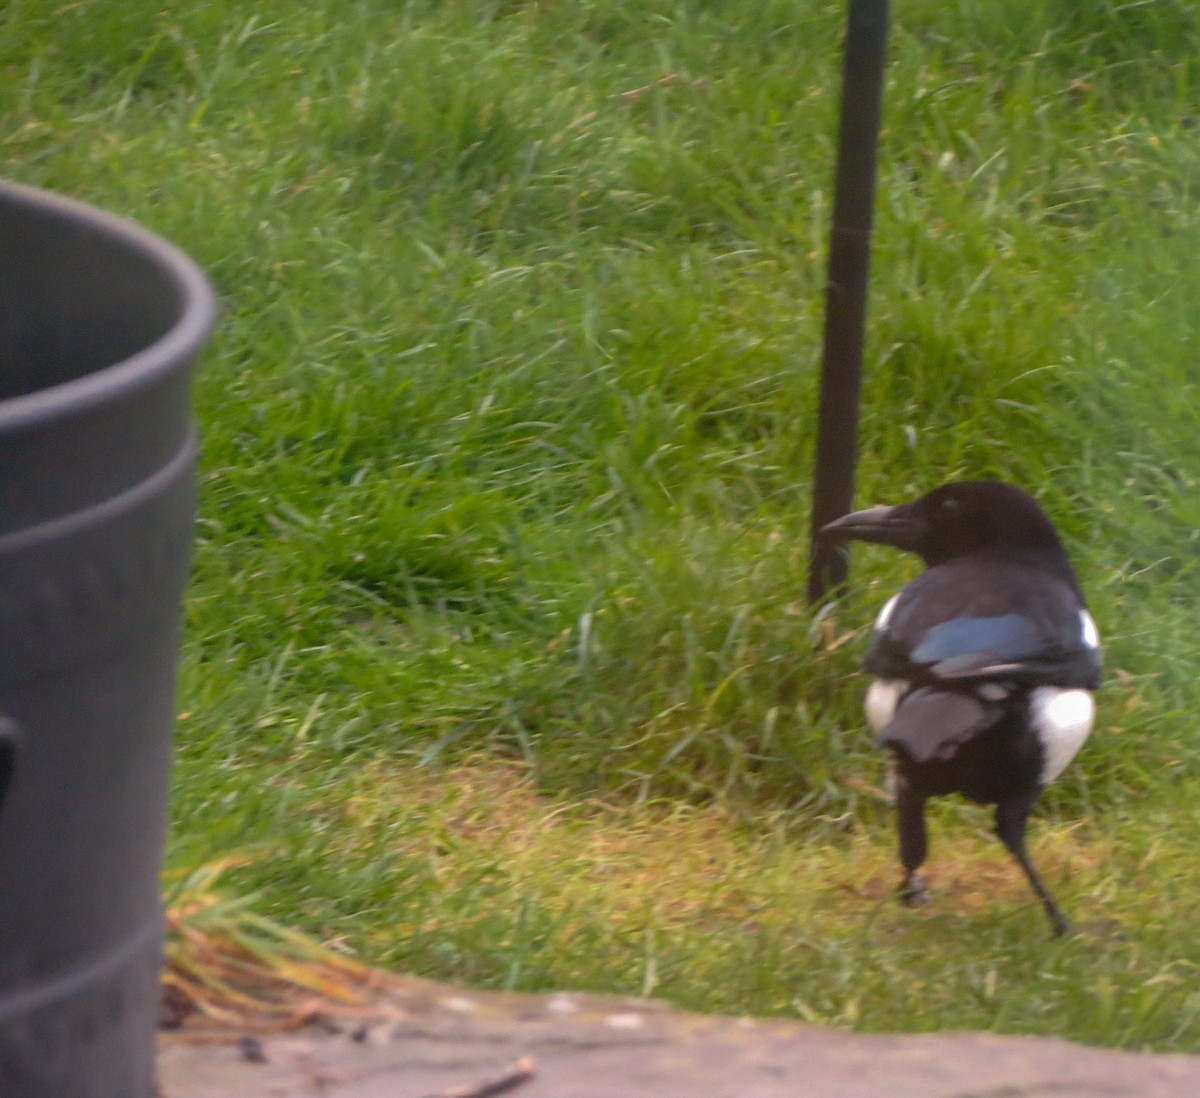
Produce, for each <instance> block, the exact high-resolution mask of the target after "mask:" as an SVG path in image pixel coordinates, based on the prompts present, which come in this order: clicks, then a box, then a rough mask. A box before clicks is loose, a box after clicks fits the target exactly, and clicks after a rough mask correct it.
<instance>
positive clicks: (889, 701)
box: [863, 679, 909, 732]
mask: <svg viewBox="0 0 1200 1098" xmlns="http://www.w3.org/2000/svg"><path fill="white" fill-rule="evenodd" d="M908 687H909V684H908V683H907V682H906V681H905V680H904V679H876V680H875V681H874V682H873V683H871V685H870V686H868V687H867V697H866V700H865V701H864V702H863V709H864V710H866V714H867V724H869V725H870V726H871V730H872V731H873V732H882V731H883V729H885V728H886V727H887V726H888V725H889V724H891V721H892V717H893V716H894V715H895V712H896V706H898V705H899V704H900V699H901V698H902V697H904V694H905V691H907V690H908Z"/></svg>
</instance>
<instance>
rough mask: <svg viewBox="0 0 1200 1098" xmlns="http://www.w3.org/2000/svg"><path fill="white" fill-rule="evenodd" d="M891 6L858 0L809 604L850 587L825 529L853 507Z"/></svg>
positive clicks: (851, 39)
mask: <svg viewBox="0 0 1200 1098" xmlns="http://www.w3.org/2000/svg"><path fill="white" fill-rule="evenodd" d="M887 30H888V0H850V6H849V11H848V13H847V19H846V54H845V59H844V62H843V69H842V115H841V125H840V128H839V132H838V152H837V173H836V177H835V180H834V197H833V226H832V229H831V231H830V239H829V281H828V283H827V285H826V288H825V348H824V354H823V357H822V363H821V401H820V410H819V412H818V419H817V456H816V467H815V469H814V472H813V506H812V541H811V545H812V557H811V561H810V567H809V575H808V599H809V602H810V603H815V602H819V601H820V600H821V599H823V598H824V597H825V594H826V592H827V591H828V590H829V589H830V588H831V587H832V588H838V587H840V586H841V585H842V584H844V583H845V581H846V574H847V557H846V554H845V551H844V550H843V549H842V548H840V547H839V546H835V545H830V544H826V543H823V542H821V541H820V540H818V538H817V537H816V533H817V531H818V530H819V529H820V528H821V527H822V526H824V525H825V524H826V523H827V522H832V521H833V520H834V519H836V518H840V517H841V516H842V515H844V514H846V513H847V512H848V511H849V510H850V509H851V507H852V506H853V502H854V464H855V460H856V457H857V451H858V400H859V391H860V389H861V387H862V385H861V382H862V357H863V329H864V326H865V323H866V313H867V273H868V270H869V267H870V258H871V214H872V206H873V205H874V199H875V150H876V146H877V144H878V140H879V117H880V110H881V106H882V102H883V72H884V56H885V53H886V49H887Z"/></svg>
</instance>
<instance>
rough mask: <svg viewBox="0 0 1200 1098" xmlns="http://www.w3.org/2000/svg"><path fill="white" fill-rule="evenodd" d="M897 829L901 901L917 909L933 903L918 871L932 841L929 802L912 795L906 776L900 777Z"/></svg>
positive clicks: (897, 777)
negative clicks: (928, 826) (928, 833)
mask: <svg viewBox="0 0 1200 1098" xmlns="http://www.w3.org/2000/svg"><path fill="white" fill-rule="evenodd" d="M895 788H896V829H897V831H898V832H899V834H900V864H901V865H903V866H904V879H903V880H902V881H901V882H900V888H899V889H898V892H899V894H900V901H901V902H902V903H905V904H908V905H909V907H915V906H917V905H918V904H923V903H926V902H928V900H929V885H928V883H927V882H926V880H925V876H924V874H922V873H918V872H917V870H918V869H920V868H921V866H922V865H924V864H925V856H926V854H928V853H929V840H928V838H927V837H926V834H925V798H924V797H920V796H918V795H917V794H916V793H914V792H913V791H912V788H911V787H910V786H909V784H908V782H907V781H906V780H905V778H904V776H903V775H902V774H899V773H897V774H896V787H895Z"/></svg>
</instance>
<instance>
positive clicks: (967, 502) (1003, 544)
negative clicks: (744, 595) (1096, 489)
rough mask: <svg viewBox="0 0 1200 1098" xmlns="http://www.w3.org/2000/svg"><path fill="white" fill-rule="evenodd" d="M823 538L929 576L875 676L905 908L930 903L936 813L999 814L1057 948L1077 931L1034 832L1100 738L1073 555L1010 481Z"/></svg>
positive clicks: (893, 619)
mask: <svg viewBox="0 0 1200 1098" xmlns="http://www.w3.org/2000/svg"><path fill="white" fill-rule="evenodd" d="M821 535H822V536H826V537H834V538H849V539H856V540H858V541H870V542H877V543H878V544H881V545H891V546H894V547H896V548H897V549H904V550H907V551H909V552H913V553H916V554H917V555H918V556H919V557H921V558H922V560H924V562H925V566H926V571H924V572H922V573H921V575H919V576H917V578H916V579H914V580H913V581H912V582H911V583H909V584H908V585H907V586H906V587H905V588H904V589H903V590H902V591H901V592H900V593H899V594H898V595H896V596H894V597H893V598H892V599H890V600H889V601H888V602H887V603H886V604H885V605H884V607H883V609H882V610H881V611H880V613H879V616H878V618H876V620H875V628H874V631H873V633H872V636H871V641H870V645H869V647H868V649H867V657H866V662H865V665H864V666H865V669H866V670H867V671H868V672H869V673H870V674H872V675H875V676H877V678H876V680H875V681H874V682H872V683H871V686H870V688H869V689H868V691H867V697H866V705H865V708H866V716H867V721H868V723H869V724H870V725H871V727H872V728H873V729H874V731H875V742H876V743H877V744H878V745H879V746H880V747H881V748H885V749H887V750H888V751H890V752H891V753H892V755H893V756H894V757H895V773H894V781H895V798H896V811H897V829H898V831H899V838H900V861H901V863H902V864H903V866H904V877H903V879H902V881H901V883H900V896H901V898H902V899H903V900H904V901H905V902H906V903H909V904H917V903H923V902H924V901H926V900H927V899H928V898H929V892H928V886H927V884H926V881H925V878H924V876H922V875H921V874H920V873H919V872H918V870H919V869H920V867H921V866H922V864H923V863H924V861H925V856H926V853H927V849H928V841H927V838H926V833H925V802H926V801H927V800H928V799H929V798H930V797H934V796H940V795H942V794H946V793H961V794H963V795H964V796H966V797H967V798H969V799H970V800H973V801H977V802H979V803H980V804H994V805H995V806H996V834H997V835H998V836H999V838H1000V840H1001V842H1003V843H1004V845H1005V846H1006V847H1007V848H1008V850H1009V851H1010V853H1011V854H1012V856H1013V857H1014V858H1016V860H1017V863H1018V864H1019V865H1020V866H1021V869H1022V870H1024V872H1025V876H1026V877H1027V878H1028V879H1029V883H1030V885H1031V886H1032V887H1033V891H1034V892H1035V893H1036V894H1037V896H1038V898H1039V899H1040V900H1041V902H1042V905H1043V906H1044V907H1045V909H1046V914H1047V915H1049V917H1050V922H1051V925H1052V926H1053V928H1054V932H1055V933H1056V934H1064V933H1067V932H1068V931H1069V930H1070V923H1069V922H1068V921H1067V919H1066V917H1065V916H1064V915H1063V913H1062V911H1060V910H1059V907H1058V905H1057V904H1056V903H1055V902H1054V900H1053V898H1052V897H1051V896H1050V893H1049V892H1048V891H1047V890H1046V886H1045V885H1044V884H1043V883H1042V881H1041V879H1040V878H1039V877H1038V875H1037V872H1036V871H1035V870H1034V868H1033V865H1032V863H1031V862H1030V860H1029V856H1028V854H1027V853H1026V850H1025V824H1026V821H1027V820H1028V818H1029V814H1030V812H1031V811H1032V809H1033V806H1034V803H1035V802H1036V801H1037V799H1038V797H1039V796H1040V794H1041V791H1042V790H1043V789H1044V788H1045V786H1046V785H1047V783H1049V782H1050V781H1052V780H1053V779H1054V778H1056V777H1058V775H1059V774H1061V773H1062V771H1063V770H1064V769H1065V767H1066V766H1067V764H1068V763H1069V762H1070V761H1071V759H1072V758H1073V757H1074V755H1075V753H1076V752H1077V751H1078V750H1079V748H1080V747H1081V746H1083V742H1084V740H1086V739H1087V736H1088V733H1089V732H1090V731H1091V728H1092V721H1093V719H1094V716H1095V707H1094V704H1093V701H1092V695H1091V691H1092V690H1094V689H1095V688H1096V687H1097V686H1098V685H1099V684H1100V641H1099V637H1098V636H1097V633H1096V625H1095V622H1093V621H1092V617H1091V615H1090V614H1089V613H1088V611H1087V605H1086V603H1085V601H1084V597H1083V592H1082V591H1081V590H1080V587H1079V581H1078V580H1077V579H1076V577H1075V572H1074V571H1073V570H1072V568H1071V565H1070V562H1069V561H1068V560H1067V554H1066V552H1065V551H1064V550H1063V547H1062V542H1061V541H1059V538H1058V534H1057V533H1056V531H1055V529H1054V526H1053V525H1052V524H1051V522H1050V520H1049V519H1048V518H1047V517H1046V515H1045V514H1044V513H1043V511H1042V509H1041V508H1040V507H1039V506H1038V504H1037V503H1036V501H1035V500H1034V499H1033V498H1032V497H1031V496H1029V495H1027V494H1026V493H1025V492H1023V491H1021V490H1020V489H1019V488H1015V487H1013V486H1012V485H1010V484H1001V483H999V482H997V481H989V480H976V481H962V482H958V483H951V484H944V485H942V486H941V487H940V488H935V489H934V490H933V491H932V492H930V493H928V494H927V495H924V496H922V497H921V498H920V499H917V500H913V501H912V502H911V503H904V504H899V505H897V506H894V507H870V508H868V509H867V510H865V511H856V512H854V513H853V514H850V515H846V516H845V517H843V518H840V519H838V520H837V521H836V522H831V523H829V525H827V526H825V527H823V528H822V530H821Z"/></svg>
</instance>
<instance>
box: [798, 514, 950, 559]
mask: <svg viewBox="0 0 1200 1098" xmlns="http://www.w3.org/2000/svg"><path fill="white" fill-rule="evenodd" d="M926 533H927V529H926V524H925V522H924V520H923V519H922V518H921V517H920V515H918V514H917V512H916V510H915V509H914V508H913V506H912V504H909V503H901V504H898V505H897V506H895V507H886V506H881V507H868V508H867V509H866V510H865V511H854V512H852V513H851V514H849V515H843V516H842V517H841V518H840V519H836V520H835V521H833V522H831V523H829V524H828V525H826V526H822V527H821V530H820V535H821V537H823V538H845V539H848V540H853V541H872V542H875V543H876V544H877V545H891V546H893V547H894V548H896V549H904V550H907V551H908V552H910V553H913V552H917V551H918V547H919V546H920V544H921V543H922V542H923V541H924V539H925V535H926Z"/></svg>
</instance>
